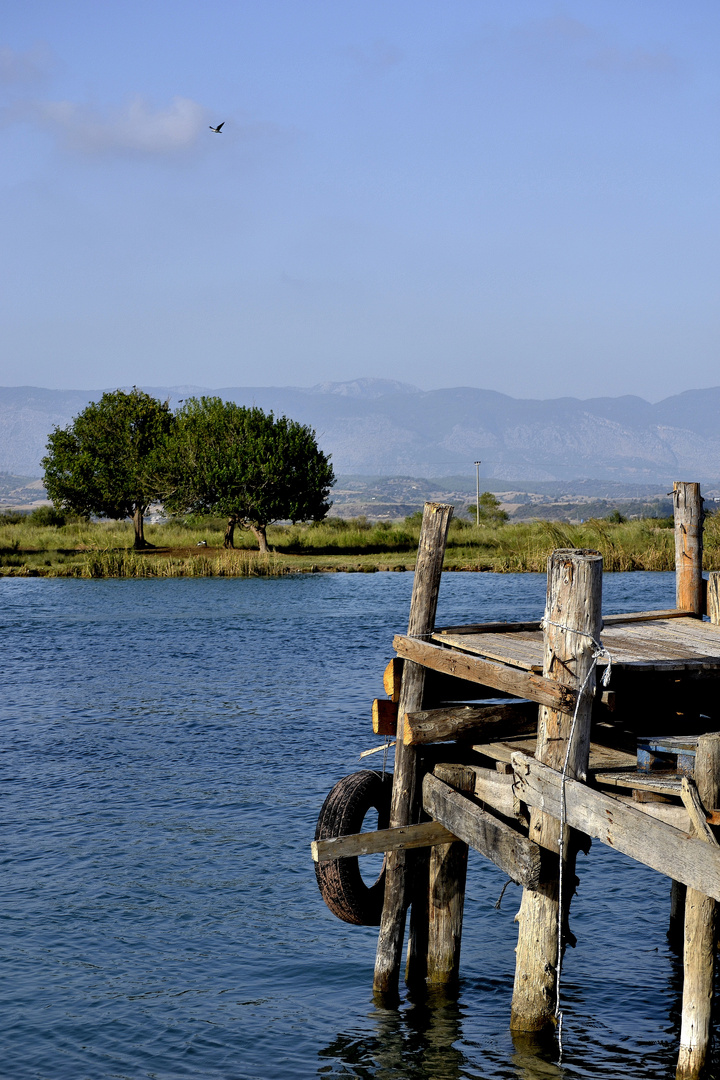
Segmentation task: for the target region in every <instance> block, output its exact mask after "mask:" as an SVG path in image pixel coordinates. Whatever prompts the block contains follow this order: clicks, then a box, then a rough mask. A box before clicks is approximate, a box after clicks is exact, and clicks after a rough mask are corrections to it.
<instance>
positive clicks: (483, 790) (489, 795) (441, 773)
mask: <svg viewBox="0 0 720 1080" xmlns="http://www.w3.org/2000/svg"><path fill="white" fill-rule="evenodd" d="M458 768H459V766H457V765H451V764H446V763H445V762H439V763H438V764H437V765H436V766H435V768H434V769H433V775H434V776H437V778H438V780H442V782H443V783H444V784H448V786H449V787H451V788H457V787H458V784H457V781H456V775H457V770H458ZM462 769H463V771H464V772H465V774H466V779H465V783H464V786H463V790H464V791H468V792H470V793H471V794H472V795H474V796H475V798H476V799H478V800H479V801H480V802H481V803H484V804H485V805H486V806H489V807H490V809H491V810H494V811H496V812H497V813H498V814H502V815H503V817H509V818H511V817H514V816H515V796H514V795H513V776H512V773H510V774H507V773H499V772H498V771H497V770H496V769H483V768H482V767H481V766H480V765H463V766H462Z"/></svg>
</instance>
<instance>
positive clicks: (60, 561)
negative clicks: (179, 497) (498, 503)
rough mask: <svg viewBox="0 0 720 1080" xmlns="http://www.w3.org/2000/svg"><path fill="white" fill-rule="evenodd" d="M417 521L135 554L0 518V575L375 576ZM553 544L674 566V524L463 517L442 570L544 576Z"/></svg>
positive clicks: (208, 522)
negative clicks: (264, 551) (258, 544)
mask: <svg viewBox="0 0 720 1080" xmlns="http://www.w3.org/2000/svg"><path fill="white" fill-rule="evenodd" d="M419 529H420V522H419V515H414V516H413V517H412V518H406V519H405V521H404V522H398V523H388V522H380V523H374V522H369V521H367V520H366V519H365V518H349V519H345V518H328V519H327V520H326V521H324V522H320V523H318V524H308V525H274V526H270V527H269V528H268V542H269V544H270V547H271V548H272V551H271V553H270V554H269V555H260V554H259V553H258V552H257V551H256V550H254V538H253V536H252V534H251V533H249V532H246V531H244V530H236V545H237V546H236V548H235V549H234V550H232V551H226V550H225V549H224V548H223V546H222V541H223V533H224V522H223V521H222V520H220V519H213V518H202V519H196V520H190V521H180V520H176V521H171V522H168V523H166V524H161V525H148V526H147V527H146V530H145V535H146V538H147V539H148V540H149V542H150V543H151V544H154V545H155V547H153V548H151V549H149V550H147V551H143V552H134V551H133V550H132V526H131V524H130V523H129V522H116V521H100V522H87V521H82V520H75V521H69V522H68V523H67V524H64V525H42V524H33V523H32V522H31V521H30V520H29V519H28V518H27V517H25V518H22V519H20V520H14V521H12V520H8V519H7V518H6V519H5V520H2V519H0V574H3V575H14V576H15V575H21V576H28V575H32V576H47V577H86V578H92V577H198V576H202V577H204V576H211V575H212V576H227V577H248V576H254V575H263V576H267V575H281V574H290V573H308V572H320V571H326V572H328V571H352V572H364V573H373V572H375V571H378V570H397V571H403V570H412V569H413V567H414V564H415V552H416V550H417V542H418V536H419ZM554 548H593V549H595V550H597V551H599V552H600V553H601V554H602V556H603V558H604V560H605V569H606V570H672V569H674V563H675V549H674V535H673V529H672V521H671V520H668V519H657V518H643V519H637V520H632V521H620V522H618V521H612V520H608V519H596V520H591V521H586V522H584V523H583V524H580V525H574V524H568V523H563V522H557V521H552V522H549V521H534V522H512V523H507V524H502V525H498V526H491V525H488V526H486V527H482V526H481V527H479V528H478V527H477V526H476V525H474V524H470V523H468V522H467V521H465V520H463V519H462V518H460V519H456V520H454V521H453V522H452V524H451V526H450V534H449V538H448V546H447V552H446V556H445V569H446V570H475V571H483V570H484V571H494V572H496V573H512V572H519V571H520V572H522V571H539V572H544V571H545V567H546V560H547V557H548V555H549V553H550V552H551V551H552V550H553V549H554ZM705 569H707V570H717V569H720V516H717V515H714V516H711V517H709V518H707V520H706V522H705Z"/></svg>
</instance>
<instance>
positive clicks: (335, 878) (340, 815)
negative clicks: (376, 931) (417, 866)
mask: <svg viewBox="0 0 720 1080" xmlns="http://www.w3.org/2000/svg"><path fill="white" fill-rule="evenodd" d="M391 793H392V774H387V773H379V772H373V771H371V770H369V769H364V770H362V771H361V772H356V773H352V774H351V775H350V776H345V777H343V779H342V780H339V781H338V782H337V784H336V785H335V787H334V788H333V789H332V791H331V792H330V794H329V795H328V797H327V798H326V800H325V802H324V803H323V805H322V809H321V810H320V816H319V817H318V823H317V828H316V830H315V839H316V840H327V839H331V838H332V837H335V836H348V835H349V834H351V833H358V832H360V831H361V830H362V825H363V821H364V820H365V816H366V815H367V814H368V812H369V811H370V810H373V809H374V810H376V811H377V815H378V822H377V825H376V826H375V828H377V829H386V828H387V827H388V822H389V818H390V796H391ZM315 875H316V877H317V883H318V886H319V888H320V892H321V894H322V898H323V900H324V901H325V903H326V904H327V906H328V907H329V908H330V910H331V911H332V913H333V915H337V917H338V919H342V920H343V921H344V922H349V923H354V924H355V925H356V926H379V925H380V916H381V915H382V905H383V897H384V894H385V864H384V863H383V868H382V870H381V871H380V874H379V876H378V878H377V880H376V881H375V882H374V883H373V884H372V885H366V883H365V882H364V881H363V878H362V875H361V873H360V866H359V863H358V858H357V856H348V857H346V858H342V859H332V860H331V861H329V862H322V863H316V864H315Z"/></svg>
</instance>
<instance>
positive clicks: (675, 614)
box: [435, 608, 695, 636]
mask: <svg viewBox="0 0 720 1080" xmlns="http://www.w3.org/2000/svg"><path fill="white" fill-rule="evenodd" d="M694 614H695V612H694V611H679V610H678V609H677V608H668V609H667V610H666V611H631V612H629V613H628V614H627V615H604V616H603V625H604V626H615V625H617V623H626V622H649V621H651V620H652V619H682V618H688V617H692V616H693V615H694ZM541 629H542V624H541V623H540V621H539V620H537V619H536V620H535V621H534V622H487V623H468V624H466V625H464V626H442V627H440V628H439V629H437V630H436V631H435V634H436V636H437V635H440V634H513V633H519V632H521V631H525V632H527V631H534V630H541Z"/></svg>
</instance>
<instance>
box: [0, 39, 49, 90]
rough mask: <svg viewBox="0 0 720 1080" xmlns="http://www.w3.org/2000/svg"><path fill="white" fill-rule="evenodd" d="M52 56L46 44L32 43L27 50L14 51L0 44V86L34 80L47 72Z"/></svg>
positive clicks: (42, 76)
mask: <svg viewBox="0 0 720 1080" xmlns="http://www.w3.org/2000/svg"><path fill="white" fill-rule="evenodd" d="M52 67H53V57H52V54H51V52H50V49H49V48H48V47H47V45H43V44H38V45H34V46H33V48H32V49H28V50H27V52H16V51H15V49H11V48H10V47H9V46H8V45H0V86H13V85H18V84H22V83H29V82H35V81H36V80H38V79H42V78H44V77H45V75H47V74H48V72H49V71H50V69H51V68H52Z"/></svg>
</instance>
